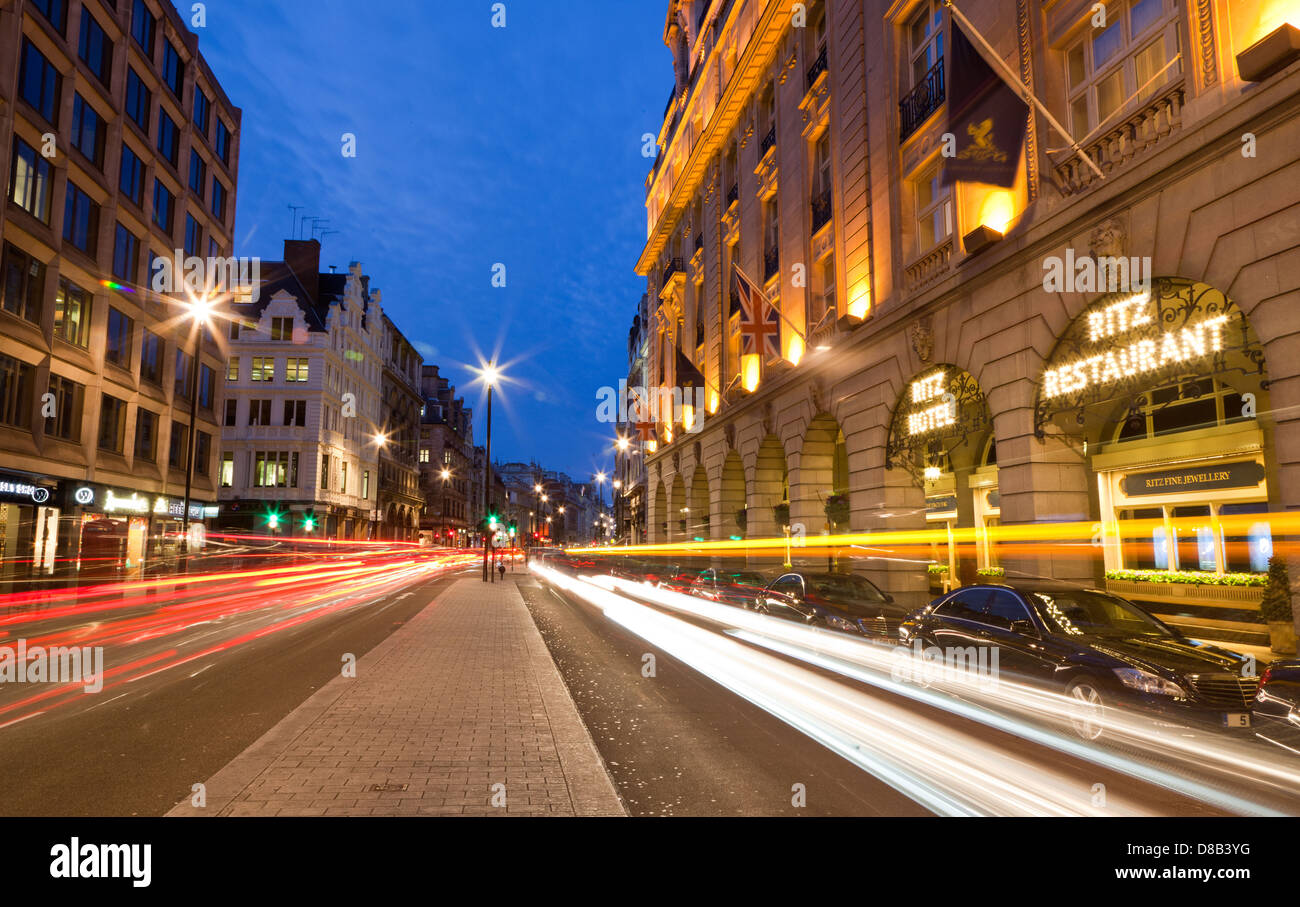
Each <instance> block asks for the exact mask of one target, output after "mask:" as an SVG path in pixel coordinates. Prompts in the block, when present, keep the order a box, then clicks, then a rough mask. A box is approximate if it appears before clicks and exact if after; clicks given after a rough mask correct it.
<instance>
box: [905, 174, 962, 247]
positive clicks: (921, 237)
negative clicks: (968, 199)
mask: <svg viewBox="0 0 1300 907" xmlns="http://www.w3.org/2000/svg"><path fill="white" fill-rule="evenodd" d="M912 186H913V189H914V190H915V194H916V227H917V232H916V235H917V252H918V253H924V252H929V251H930V250H931V249H933V248H934V247H935V246H937V245H938V244H939V243H941V242H943V241H944V240H945V239H947V238H948V237H949V236H950V235H952V231H953V226H952V187H951V186H945V185H944V184H943V183H942V182H940V180H939V165H938V164H937V163H935V164H932V165H931V166H930V167H928V168H926V170H925V171H924V172H923V173H922V174H921V176H920V177H918V178H917V179H916V180H914V181H913V183H912Z"/></svg>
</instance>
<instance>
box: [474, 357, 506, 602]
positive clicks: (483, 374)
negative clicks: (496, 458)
mask: <svg viewBox="0 0 1300 907" xmlns="http://www.w3.org/2000/svg"><path fill="white" fill-rule="evenodd" d="M479 378H480V379H481V380H482V381H483V383H484V384H486V385H487V441H486V444H485V449H484V457H483V518H484V519H485V520H486V519H487V512H488V502H489V501H491V500H492V390H493V388H495V387H496V385H497V384H498V383H499V382H500V381H501V370H500V369H499V368H497V365H496V362H489V363H488V364H487V365H485V366H483V367H482V368H481V369H479ZM491 551H492V536H491V534H490V533H488V532H484V533H483V582H485V583H486V582H489V581H490V572H491V571H490V567H489V565H488V560H489V558H490V557H491Z"/></svg>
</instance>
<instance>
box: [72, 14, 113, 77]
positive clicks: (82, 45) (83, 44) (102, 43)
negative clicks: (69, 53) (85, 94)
mask: <svg viewBox="0 0 1300 907" xmlns="http://www.w3.org/2000/svg"><path fill="white" fill-rule="evenodd" d="M77 56H79V57H81V61H82V62H83V63H85V64H86V65H87V66H88V67H90V71H91V72H93V73H94V74H95V76H96V78H98V79H99V81H101V82H103V83H104V85H105V86H107V85H108V82H109V79H110V78H111V77H112V75H113V42H112V41H110V40H109V39H108V35H106V34H104V29H103V28H102V27H101V26H100V24H99V22H98V21H96V19H95V17H94V16H92V15H91V14H90V7H89V6H83V7H82V8H81V34H80V36H79V38H78V40H77Z"/></svg>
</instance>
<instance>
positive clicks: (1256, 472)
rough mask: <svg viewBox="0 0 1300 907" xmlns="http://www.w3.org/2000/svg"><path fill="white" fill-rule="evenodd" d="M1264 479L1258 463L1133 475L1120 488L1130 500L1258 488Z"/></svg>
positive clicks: (1244, 461)
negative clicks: (1164, 495)
mask: <svg viewBox="0 0 1300 907" xmlns="http://www.w3.org/2000/svg"><path fill="white" fill-rule="evenodd" d="M1263 479H1264V467H1263V466H1262V465H1261V464H1260V463H1258V462H1256V461H1254V460H1242V461H1239V462H1236V463H1214V464H1211V465H1208V466H1205V465H1201V466H1186V467H1183V468H1181V469H1161V470H1158V471H1155V472H1134V473H1129V474H1128V475H1126V476H1124V478H1123V479H1121V480H1120V488H1121V489H1122V490H1123V492H1124V493H1125V494H1126V495H1128V496H1129V497H1141V496H1143V495H1155V494H1169V493H1171V492H1183V491H1214V490H1217V489H1221V488H1254V487H1255V486H1256V485H1258V484H1259V483H1260V482H1261V481H1263Z"/></svg>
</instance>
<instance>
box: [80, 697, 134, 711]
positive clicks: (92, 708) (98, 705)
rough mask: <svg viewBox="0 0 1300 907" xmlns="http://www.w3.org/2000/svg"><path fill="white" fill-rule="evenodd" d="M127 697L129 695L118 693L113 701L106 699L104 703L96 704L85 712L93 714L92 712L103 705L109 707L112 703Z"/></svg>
mask: <svg viewBox="0 0 1300 907" xmlns="http://www.w3.org/2000/svg"><path fill="white" fill-rule="evenodd" d="M125 695H127V694H126V693H118V694H117V695H116V696H114V697H113V698H112V699H105V700H104V701H103V702H97V703H95V704H94V705H92V706H91V707H90V708H88V709H86V710H85V711H87V712H92V711H94V710H95V709H97V708H99V707H100V706H101V705H108V704H109V703H110V702H115V701H116V700H118V699H121V698H122V697H123V696H125Z"/></svg>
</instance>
